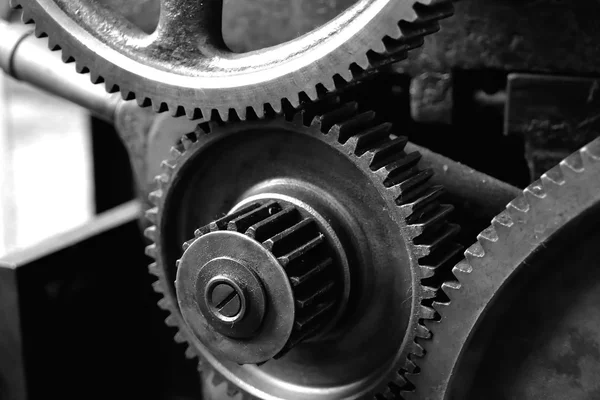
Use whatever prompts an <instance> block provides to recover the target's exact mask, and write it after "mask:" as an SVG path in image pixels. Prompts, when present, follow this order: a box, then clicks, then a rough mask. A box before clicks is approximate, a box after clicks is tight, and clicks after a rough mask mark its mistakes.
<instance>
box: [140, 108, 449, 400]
mask: <svg viewBox="0 0 600 400" xmlns="http://www.w3.org/2000/svg"><path fill="white" fill-rule="evenodd" d="M310 117H311V115H309V114H307V113H304V114H303V115H302V116H301V115H296V117H295V118H294V119H293V120H292V121H285V120H283V119H279V120H277V119H276V120H273V121H270V124H269V126H271V127H272V126H273V125H274V126H275V127H278V126H280V125H282V126H284V127H288V128H289V127H290V126H295V127H297V128H298V129H301V130H304V131H305V132H304V133H305V134H309V135H312V136H315V137H316V138H317V139H319V140H324V141H325V142H326V143H328V144H329V146H332V147H333V148H335V149H336V151H339V152H341V153H342V154H344V157H348V158H351V159H352V160H354V161H355V162H357V163H359V164H361V165H362V167H361V168H363V171H364V173H365V174H368V175H369V176H371V177H372V178H374V181H376V182H378V183H376V182H374V183H373V184H374V185H377V187H378V188H379V189H378V190H380V191H382V192H383V193H385V196H384V198H385V199H386V201H391V203H389V204H390V207H391V209H392V210H394V211H395V212H394V215H396V216H395V217H394V220H395V221H396V222H398V223H401V224H402V223H404V228H403V229H401V230H399V232H398V234H400V235H401V237H403V239H402V241H403V242H404V244H403V245H402V246H407V248H410V252H411V254H412V255H413V256H414V257H416V258H415V260H416V259H420V260H422V261H423V262H421V263H420V264H415V265H413V267H414V268H413V267H411V272H410V273H411V274H412V278H411V280H410V281H411V282H413V281H414V282H416V286H413V288H414V289H413V290H414V291H415V293H414V296H412V297H411V298H412V300H411V304H412V305H411V310H412V311H411V312H410V316H409V317H408V318H409V322H407V323H409V324H410V325H409V327H408V329H407V330H406V331H405V332H404V333H403V340H402V345H401V347H400V348H398V349H397V350H396V351H394V354H395V357H394V358H393V360H394V361H393V362H392V363H391V364H390V365H388V367H386V368H385V371H386V372H385V376H384V377H383V378H381V379H377V380H376V381H375V382H372V381H369V382H370V384H369V386H368V387H366V388H365V387H363V388H362V389H361V390H362V391H361V392H360V393H361V394H360V396H361V397H362V396H369V395H370V396H373V395H375V393H378V395H379V396H383V397H385V398H398V397H399V396H401V394H403V393H404V392H406V391H407V390H408V391H410V390H412V386H411V384H410V382H408V381H407V380H406V379H405V378H404V376H403V375H405V374H406V372H407V371H408V372H411V371H415V370H416V369H417V366H416V362H417V361H416V360H415V357H420V356H422V355H423V350H422V347H421V346H420V345H419V344H418V343H417V341H416V340H415V339H417V338H420V339H427V338H428V337H429V331H428V330H427V329H426V328H425V326H424V325H423V324H422V321H423V320H424V319H432V318H435V316H436V314H435V312H434V310H433V309H431V308H430V307H429V306H427V305H426V304H425V303H426V302H427V301H428V300H427V299H432V298H433V297H435V294H436V289H435V287H430V286H427V285H425V284H423V283H424V281H425V280H427V279H428V278H432V277H434V276H436V270H437V271H441V270H443V268H444V266H445V265H446V264H447V263H448V262H449V260H451V259H452V258H453V257H454V256H455V255H456V254H457V253H458V252H459V251H460V247H459V246H457V245H456V244H454V243H453V242H452V240H451V238H452V237H453V236H454V234H455V233H456V232H457V227H456V226H454V225H450V224H448V223H447V222H446V220H445V219H446V216H447V213H448V212H449V211H450V210H451V207H449V206H447V207H444V206H441V205H439V204H438V196H439V194H440V193H441V191H440V188H439V187H432V186H430V185H428V184H426V182H427V180H428V178H429V177H430V176H431V175H430V173H428V172H427V171H421V170H420V169H418V168H417V167H416V163H417V162H418V160H419V157H418V156H416V157H415V154H411V155H406V154H405V153H401V154H400V155H398V156H397V157H396V158H393V161H395V162H396V163H393V162H392V163H386V162H384V161H385V157H384V156H389V155H390V154H395V153H393V151H394V150H398V148H399V147H398V146H401V147H403V146H404V144H405V143H406V139H405V138H401V137H400V138H395V139H392V138H391V137H388V136H389V133H388V132H389V128H390V126H389V124H381V125H377V124H376V123H374V122H373V117H374V115H373V113H371V112H364V113H359V111H358V108H357V105H356V104H355V103H347V104H344V105H341V106H337V108H335V109H334V110H332V111H329V112H326V113H324V114H321V115H319V116H317V117H315V118H314V119H312V120H311V118H310ZM303 120H304V122H303ZM255 123H256V124H259V125H262V126H264V124H265V122H261V121H255ZM232 125H233V126H235V124H225V125H224V126H225V127H227V126H229V127H231V126H232ZM242 126H244V127H246V128H245V129H248V128H249V127H251V125H249V124H248V123H245V124H243V125H242ZM369 127H370V128H371V129H369ZM358 133H362V134H363V135H362V136H361V135H359V134H358ZM366 133H368V135H367V134H366ZM355 134H356V135H355ZM211 135H213V136H216V134H215V133H202V132H196V133H195V134H194V137H193V139H191V138H190V137H189V136H185V137H184V138H183V140H182V141H183V144H182V146H181V147H180V148H179V149H174V151H173V155H174V157H175V159H174V160H172V161H168V162H166V163H164V167H165V172H166V174H163V175H161V176H159V177H158V178H157V182H158V183H159V190H157V191H155V192H153V194H152V195H151V199H152V202H153V203H154V204H156V205H157V206H158V207H162V203H163V199H164V194H165V193H164V191H166V190H167V189H168V186H169V182H170V177H171V174H172V173H173V171H174V170H175V169H176V168H177V165H178V163H182V156H183V158H185V157H189V153H190V152H191V150H193V148H194V146H196V140H200V141H203V140H206V141H207V143H209V142H210V139H207V138H210V137H211ZM221 135H224V133H223V132H221ZM312 136H309V137H312ZM374 137H377V138H382V137H383V138H385V140H384V142H385V143H384V145H382V147H381V148H377V149H378V150H377V151H371V150H370V148H369V144H370V145H374V143H373V142H372V139H373V138H374ZM377 143H379V144H381V143H380V142H377ZM204 144H206V143H204ZM398 151H399V150H398ZM182 152H183V153H182ZM390 152H392V153H390ZM186 154H187V156H186ZM185 159H187V158H185ZM388 161H389V157H388ZM183 164H185V163H183ZM173 179H174V180H177V178H176V177H174V178H173ZM398 179H400V180H398ZM411 189H413V190H411ZM392 204H393V206H392ZM413 211H419V213H415V214H418V215H413ZM148 217H149V218H150V220H151V221H153V222H154V223H157V222H158V223H159V225H160V221H162V219H161V217H160V212H159V208H154V209H151V210H149V211H148ZM433 227H435V228H436V229H435V230H434V231H433V234H432V231H431V229H433ZM430 228H431V229H430ZM158 233H159V230H158V229H157V228H156V226H154V227H151V228H149V229H148V230H147V231H146V235H147V236H148V237H149V238H152V239H153V240H154V243H155V244H153V245H150V246H149V247H148V248H147V253H148V254H149V255H151V256H153V257H154V258H157V261H158V263H153V264H152V265H151V267H150V270H151V272H152V273H153V274H155V275H157V276H158V277H159V281H157V283H156V284H155V289H157V291H158V292H160V293H163V294H166V296H165V297H164V298H163V299H162V300H161V302H159V304H160V305H161V307H163V308H165V309H166V310H168V311H170V313H171V315H170V316H169V317H168V318H167V323H168V324H169V325H171V326H178V325H180V323H179V320H178V317H177V313H178V310H177V309H176V308H175V307H174V306H173V304H172V301H170V300H169V298H168V296H169V294H168V290H169V289H168V285H169V283H168V278H167V277H166V273H165V270H164V269H163V267H161V265H162V264H163V263H162V262H161V257H162V256H161V254H162V253H161V250H160V243H161V242H160V236H159V235H158ZM407 251H408V250H407ZM428 254H429V255H430V256H431V257H429V258H428V257H427V255H428ZM425 260H427V262H424V261H425ZM411 265H412V264H411ZM413 306H414V307H413ZM179 328H180V332H179V333H178V334H177V335H176V339H177V340H178V341H181V342H185V341H186V336H187V335H188V334H185V333H184V331H185V326H183V327H182V326H179ZM187 354H188V355H189V356H193V355H195V354H196V350H195V348H194V347H193V346H189V347H188V351H187ZM202 357H204V358H205V360H204V362H203V360H202ZM200 358H201V360H200V362H201V363H203V365H204V368H208V369H209V370H213V371H214V372H215V374H214V381H215V383H218V382H222V381H223V380H227V381H229V383H230V385H229V389H230V391H231V392H236V391H238V390H239V391H241V392H242V394H243V395H244V396H245V397H247V398H262V397H263V395H261V393H262V392H261V391H260V390H259V391H258V392H257V391H256V390H257V389H256V388H253V387H251V386H248V385H247V384H244V383H243V381H240V379H238V378H237V377H236V376H235V375H229V374H228V373H226V372H225V371H223V370H220V369H219V368H217V367H215V365H214V362H215V361H216V360H214V358H212V357H211V356H210V354H209V355H206V354H205V355H203V356H201V357H200ZM267 365H268V364H267ZM217 366H218V364H217ZM377 372H378V373H376V374H372V375H371V376H370V378H369V379H372V378H373V375H378V376H380V375H381V372H382V371H377ZM236 386H237V388H236ZM238 388H239V389H238ZM240 389H241V390H240ZM345 389H346V390H353V389H352V388H345ZM342 393H346V394H345V395H342ZM272 395H273V394H272ZM338 395H339V396H343V397H344V398H345V397H346V396H352V397H354V396H357V395H358V393H356V390H355V392H354V394H350V393H349V392H347V391H346V392H338ZM309 396H311V398H319V397H313V394H312V393H311V394H310V395H309ZM328 396H331V393H330V394H329V395H328ZM333 396H334V397H335V395H333ZM283 397H284V398H287V397H286V396H283ZM296 397H297V396H296ZM301 397H302V396H301Z"/></svg>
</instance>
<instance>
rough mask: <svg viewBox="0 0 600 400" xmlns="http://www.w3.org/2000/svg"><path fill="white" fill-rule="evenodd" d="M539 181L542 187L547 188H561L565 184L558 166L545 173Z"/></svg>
mask: <svg viewBox="0 0 600 400" xmlns="http://www.w3.org/2000/svg"><path fill="white" fill-rule="evenodd" d="M540 179H541V181H542V183H543V184H544V186H548V187H552V186H562V185H564V184H565V177H564V175H563V173H562V170H561V169H560V167H558V166H556V167H554V168H552V169H550V170H548V171H546V172H545V173H544V174H543V175H542V176H541V178H540Z"/></svg>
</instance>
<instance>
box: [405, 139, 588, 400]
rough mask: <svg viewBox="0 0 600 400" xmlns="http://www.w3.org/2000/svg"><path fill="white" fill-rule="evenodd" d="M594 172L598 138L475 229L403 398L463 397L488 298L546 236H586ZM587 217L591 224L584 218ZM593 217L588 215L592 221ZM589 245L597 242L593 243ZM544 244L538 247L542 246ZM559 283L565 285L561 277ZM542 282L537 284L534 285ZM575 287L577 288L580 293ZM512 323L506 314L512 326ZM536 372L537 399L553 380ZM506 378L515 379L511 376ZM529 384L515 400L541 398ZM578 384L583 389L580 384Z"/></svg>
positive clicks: (534, 254) (528, 261) (532, 259)
mask: <svg viewBox="0 0 600 400" xmlns="http://www.w3.org/2000/svg"><path fill="white" fill-rule="evenodd" d="M599 176H600V138H599V139H596V140H594V141H593V142H591V143H590V144H588V145H587V146H585V147H583V148H582V149H581V150H579V151H577V152H575V153H574V154H572V155H571V156H569V157H568V158H566V159H565V160H563V161H562V162H561V163H560V164H559V165H558V166H556V167H554V168H553V169H551V170H549V171H548V172H546V173H545V174H544V175H542V177H541V178H540V179H539V180H538V181H536V182H534V183H532V184H531V185H530V186H528V187H527V188H526V189H525V190H524V191H523V195H522V196H520V197H518V198H516V199H515V200H513V201H512V202H511V203H509V204H508V206H507V207H506V210H505V211H503V212H502V213H500V214H499V215H498V216H496V217H495V218H494V219H493V221H492V224H491V226H490V227H489V228H487V229H486V230H484V231H483V232H481V233H480V234H479V236H478V241H477V243H475V244H474V245H473V246H471V247H470V248H469V249H468V250H467V251H466V252H465V257H466V258H465V260H463V261H462V262H459V263H458V264H457V265H456V266H455V267H454V269H453V270H452V271H453V274H454V276H455V278H456V279H455V281H453V282H447V283H445V284H444V285H443V286H442V288H443V291H444V293H445V294H446V295H447V298H446V301H440V302H437V303H434V305H433V306H434V308H435V309H436V310H438V312H440V314H441V315H442V320H441V323H438V322H431V323H427V325H428V327H429V328H430V329H431V330H432V331H433V339H432V340H431V341H429V342H428V343H427V344H426V345H425V347H426V348H429V349H431V351H430V352H428V353H427V356H426V357H424V358H423V360H421V363H420V365H421V367H422V371H423V373H420V374H416V375H414V376H411V377H410V379H411V380H412V381H413V382H414V384H415V385H416V387H417V391H416V392H414V393H412V395H413V397H410V396H408V397H409V398H415V399H420V400H423V399H426V400H433V399H443V398H454V397H453V396H456V398H467V397H466V393H461V391H462V392H464V391H468V388H469V386H470V384H471V383H472V382H473V377H472V376H470V375H472V374H473V373H475V371H477V370H478V369H480V367H479V366H478V363H477V362H475V361H474V360H473V358H471V357H473V356H472V355H471V356H469V357H467V356H466V355H465V354H466V353H467V350H468V348H469V346H470V345H472V342H473V341H474V339H473V338H474V335H475V334H476V330H477V328H480V327H486V326H489V323H488V324H485V323H482V320H483V318H484V316H485V315H486V314H488V313H489V312H490V308H491V307H492V306H494V303H495V302H494V301H493V300H497V298H498V297H499V295H500V294H502V293H504V289H505V287H506V286H508V284H509V283H511V284H512V281H514V280H515V276H516V275H517V274H518V273H519V274H520V273H523V271H524V270H526V268H524V267H526V266H527V269H531V268H532V267H531V266H532V265H534V264H535V263H536V259H538V258H540V257H541V256H542V255H544V254H547V253H548V252H549V251H548V250H551V249H552V248H556V247H559V248H560V247H561V246H562V245H560V244H559V246H556V243H555V242H553V243H552V248H551V247H547V246H548V243H549V241H550V240H551V239H556V238H557V237H559V238H560V239H558V240H559V241H560V240H562V242H565V240H566V239H565V236H564V235H565V233H566V232H567V229H568V228H573V227H576V229H577V231H578V232H579V233H578V234H579V235H581V234H583V235H584V237H585V236H586V235H587V233H586V231H585V229H584V226H585V225H586V223H585V218H584V216H585V215H586V214H588V213H589V212H590V211H592V210H594V209H595V208H597V206H598V205H599V204H600V179H598V177H599ZM596 212H597V211H596ZM582 218H583V223H582ZM588 221H590V219H589V218H588ZM591 221H594V220H593V219H591ZM588 224H589V222H588ZM561 235H563V236H561ZM567 236H569V235H567ZM570 236H573V235H572V234H571V235H570ZM574 236H578V235H574ZM593 245H597V242H596V243H595V244H593ZM574 248H575V247H572V248H571V249H574ZM542 249H543V250H544V251H541V250H542ZM580 257H581V256H580ZM544 262H545V263H550V264H552V263H555V262H558V261H557V260H556V258H555V259H553V260H551V261H550V262H548V260H545V261H543V262H542V264H543V263H544ZM577 263H578V260H577V257H575V258H574V259H571V261H568V262H567V265H568V266H567V265H565V267H566V268H568V269H569V272H570V271H575V270H578V271H581V269H579V268H576V265H577ZM584 267H587V269H588V270H589V268H590V267H592V268H593V265H585V266H584ZM583 270H585V268H584V269H583ZM561 281H562V282H563V285H564V282H565V278H564V277H562V278H561ZM585 286H586V287H589V286H590V285H589V284H587V283H586V284H585ZM511 287H512V286H511ZM540 287H541V286H540V285H539V282H538V285H537V288H540ZM538 290H539V289H538ZM562 290H563V291H564V290H565V287H564V286H562ZM581 290H582V289H580V290H578V291H577V292H578V293H581ZM595 293H596V294H595V295H594V296H595V297H594V299H595V300H594V302H596V303H597V292H595ZM504 300H506V299H504ZM503 302H504V301H502V302H499V303H503ZM569 302H572V303H573V304H574V307H575V308H577V310H576V313H578V314H581V313H582V307H579V304H578V303H576V299H575V298H572V297H571V298H569ZM546 303H547V302H546ZM520 308H521V309H522V308H523V306H522V305H521V306H520ZM536 312H537V313H539V311H536ZM494 315H495V314H494ZM583 316H584V318H585V321H586V322H587V323H589V322H590V320H589V319H588V318H589V317H588V315H587V314H585V312H583ZM526 318H527V319H531V318H532V317H531V315H528V316H526ZM577 318H578V319H577V320H579V318H580V317H579V316H577ZM513 322H514V321H513V320H512V319H511V323H513ZM563 322H564V321H563ZM495 323H497V319H495V320H494V324H495ZM571 323H572V322H571ZM488 329H489V328H488ZM548 329H550V330H553V331H554V330H556V326H554V325H552V327H551V328H548ZM548 335H549V333H548V331H547V330H546V331H544V335H543V336H545V337H548ZM511 336H512V334H511ZM593 336H594V337H596V340H597V334H596V333H595V334H594V335H593ZM561 339H562V338H561ZM523 340H524V338H523V333H520V334H519V335H518V341H520V342H523ZM580 340H581V339H580ZM555 343H556V342H555ZM560 343H563V342H562V341H561V342H560ZM562 346H564V345H562ZM505 348H506V347H505ZM561 351H562V350H561ZM551 352H552V353H553V356H555V355H556V352H557V350H556V348H553V349H551ZM473 353H475V354H476V355H477V356H476V358H479V357H481V354H482V353H483V351H482V350H481V348H477V349H476V351H474V352H473ZM581 356H582V357H583V356H584V355H583V354H582V355H581ZM521 357H522V355H521ZM465 358H468V364H469V368H468V369H469V371H465V370H464V368H465V367H462V368H460V367H461V361H462V360H463V359H465ZM499 361H500V360H496V362H495V364H494V368H493V369H494V372H493V373H494V376H495V377H496V378H495V379H496V380H498V379H499V378H498V368H499V364H502V363H500V362H499ZM577 362H579V361H577ZM549 364H550V362H546V363H545V364H544V365H545V367H544V368H548V367H547V366H548V365H549ZM592 365H597V362H596V364H592ZM531 367H532V365H531V364H528V367H527V369H528V370H529V371H530V370H531ZM507 368H509V370H510V371H514V370H515V368H516V366H515V365H514V364H511V365H510V367H507ZM557 371H558V372H559V373H560V375H561V376H562V377H561V379H564V374H565V369H564V368H562V367H561V369H559V368H558V367H557ZM593 371H596V370H593ZM463 373H466V376H463ZM500 376H502V373H500ZM538 376H542V377H543V378H542V379H541V381H539V382H537V383H535V382H534V383H535V384H537V385H538V386H539V385H541V386H543V388H544V391H545V393H547V394H546V395H543V397H544V398H548V396H549V394H548V390H547V388H548V386H549V385H551V384H553V381H552V379H551V378H550V376H549V374H548V369H545V370H544V372H543V373H541V374H540V375H538ZM458 379H460V384H456V381H457V380H458ZM512 380H513V381H515V380H518V379H516V378H513V379H512ZM502 382H504V381H502ZM560 382H562V381H560ZM509 384H510V383H509ZM501 385H502V384H501ZM529 385H530V386H526V387H527V388H528V389H527V391H525V392H521V395H517V397H518V398H524V396H526V397H527V398H541V397H537V396H539V394H538V395H536V394H534V393H540V392H539V391H537V392H536V391H535V390H539V389H538V388H536V387H535V386H533V384H532V383H529ZM591 386H594V385H591ZM580 388H582V389H583V390H585V389H587V387H584V386H582V387H580ZM485 390H486V391H489V390H490V385H486V386H485ZM502 390H503V392H504V395H505V396H506V395H507V394H506V392H507V388H506V386H502ZM553 390H554V391H553V392H552V394H551V395H550V397H552V398H556V396H557V393H558V397H557V398H576V397H574V394H573V391H571V392H568V393H570V394H565V392H563V391H564V390H565V389H564V384H563V388H562V390H563V391H557V389H556V388H554V389H553ZM569 390H571V389H569ZM596 390H597V388H596ZM525 393H526V394H525ZM593 393H595V394H592V391H591V390H590V392H589V393H587V396H591V397H596V396H597V393H598V392H597V391H595V392H593ZM565 396H566V397H565ZM508 397H510V398H514V395H508ZM584 397H585V396H584ZM584 397H577V398H584ZM591 397H585V398H591ZM475 398H481V397H475Z"/></svg>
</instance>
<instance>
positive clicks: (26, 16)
mask: <svg viewBox="0 0 600 400" xmlns="http://www.w3.org/2000/svg"><path fill="white" fill-rule="evenodd" d="M21 21H22V22H23V23H24V24H33V22H34V21H33V16H32V15H31V12H30V11H29V9H27V8H23V11H22V12H21Z"/></svg>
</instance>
